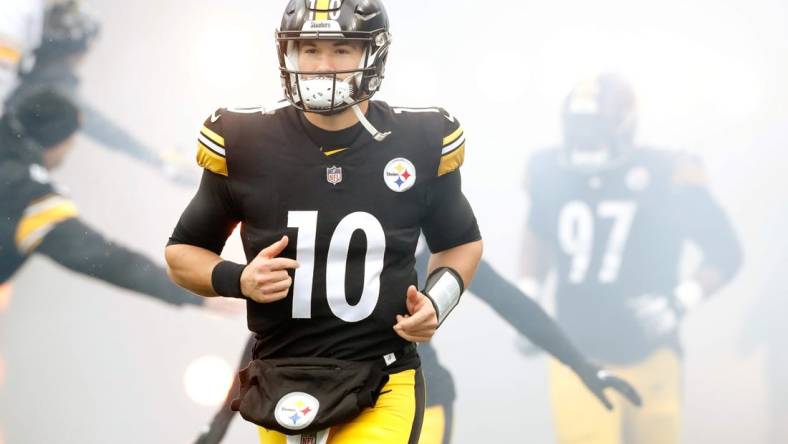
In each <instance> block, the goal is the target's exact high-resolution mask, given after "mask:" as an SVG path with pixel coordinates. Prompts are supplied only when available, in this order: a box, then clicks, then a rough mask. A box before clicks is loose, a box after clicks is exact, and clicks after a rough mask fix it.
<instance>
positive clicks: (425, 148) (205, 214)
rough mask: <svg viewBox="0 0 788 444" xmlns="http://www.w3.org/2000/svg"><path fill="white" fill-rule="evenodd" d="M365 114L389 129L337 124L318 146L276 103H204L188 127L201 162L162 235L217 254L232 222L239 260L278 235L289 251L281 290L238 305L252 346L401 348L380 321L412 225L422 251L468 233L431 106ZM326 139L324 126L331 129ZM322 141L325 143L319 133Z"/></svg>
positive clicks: (447, 130)
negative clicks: (288, 275)
mask: <svg viewBox="0 0 788 444" xmlns="http://www.w3.org/2000/svg"><path fill="white" fill-rule="evenodd" d="M367 117H368V119H369V120H370V122H371V123H372V124H373V125H374V126H375V127H376V128H378V129H380V130H381V131H390V132H391V134H390V135H389V136H388V137H387V138H386V139H385V140H383V141H382V142H377V141H375V140H374V139H373V138H372V136H371V135H370V134H369V133H368V132H367V131H355V132H354V131H353V130H348V131H344V132H343V134H344V135H345V136H347V135H348V134H354V135H355V138H354V139H353V140H352V141H350V143H348V144H347V146H327V145H326V143H324V141H323V140H316V139H319V138H321V137H324V138H325V139H326V140H329V139H332V142H333V140H334V139H336V138H335V137H331V136H332V133H330V132H326V131H323V132H322V135H321V133H320V131H317V133H316V131H315V128H310V127H308V126H307V125H306V123H307V122H305V121H304V119H303V115H302V114H301V112H300V111H297V110H296V109H295V108H293V107H292V106H289V105H288V104H286V103H281V104H280V105H278V106H276V107H274V108H272V109H270V110H265V109H262V108H253V109H227V108H222V109H219V110H217V111H216V112H214V113H213V115H212V116H210V117H209V118H208V119H206V121H205V123H204V126H203V128H202V130H201V132H200V134H199V143H198V163H199V164H200V165H201V166H203V167H204V168H205V169H206V172H205V173H204V176H203V183H202V184H201V188H200V191H198V194H197V196H195V199H194V200H193V201H192V203H191V204H190V205H189V207H188V208H187V209H186V211H185V212H184V215H183V216H182V217H181V220H180V221H179V224H178V226H177V227H176V229H175V231H174V233H173V236H172V238H171V240H170V243H171V244H172V243H185V244H191V245H196V246H201V247H204V248H207V249H210V250H212V251H214V252H216V253H220V252H221V250H222V248H223V245H224V242H225V240H226V238H227V236H228V235H229V233H230V232H231V230H232V228H233V226H234V224H236V223H238V222H240V223H241V240H242V242H243V246H244V250H245V253H246V256H247V259H248V260H249V261H251V260H252V259H253V258H254V257H255V256H256V255H257V254H258V253H259V252H260V251H261V250H262V249H264V248H265V247H267V246H268V245H270V244H272V243H273V242H276V241H277V240H279V239H280V238H281V237H282V235H284V234H287V235H288V236H289V238H290V243H289V244H288V246H287V248H286V249H285V251H284V252H283V253H282V255H281V256H284V257H289V258H293V259H296V260H297V261H298V262H299V264H300V267H299V268H298V269H297V270H295V271H294V276H293V284H292V286H291V289H290V294H289V295H288V297H287V298H285V299H283V300H280V301H277V302H274V303H269V304H258V303H255V302H252V301H249V302H248V324H249V329H250V330H252V331H253V332H255V333H257V335H258V343H257V347H256V349H255V356H256V357H258V358H260V357H284V356H323V357H334V358H339V359H352V360H365V359H374V358H378V357H380V356H383V355H385V354H387V353H390V352H393V351H397V350H400V349H402V348H403V346H404V345H406V341H404V340H403V339H402V338H400V337H399V336H398V335H397V334H396V333H395V332H394V330H393V328H392V327H393V326H394V324H395V323H396V315H397V314H404V313H406V312H407V310H406V306H405V295H406V290H407V287H408V286H409V285H411V284H415V283H416V273H415V271H414V264H415V258H414V252H415V249H416V243H417V240H418V237H419V233H420V231H423V232H424V233H425V236H426V238H427V242H428V245H429V247H430V249H431V250H432V251H434V252H436V251H442V250H446V249H449V248H452V247H455V246H458V245H461V244H465V243H468V242H472V241H476V240H478V239H480V235H479V230H478V227H477V224H476V220H475V218H474V216H473V212H472V211H471V209H470V206H469V205H468V203H467V201H466V200H465V198H464V196H463V195H462V193H461V191H460V173H459V167H460V165H461V164H462V162H463V156H464V150H465V137H464V134H463V130H462V128H461V127H460V124H459V122H458V121H457V120H456V119H455V118H454V117H453V116H451V115H450V114H449V113H447V112H446V111H444V110H442V109H440V108H421V109H410V108H395V107H390V106H388V105H387V104H385V103H383V102H378V101H374V102H370V104H369V111H368V113H367ZM334 135H336V134H334ZM332 142H329V144H330V143H332Z"/></svg>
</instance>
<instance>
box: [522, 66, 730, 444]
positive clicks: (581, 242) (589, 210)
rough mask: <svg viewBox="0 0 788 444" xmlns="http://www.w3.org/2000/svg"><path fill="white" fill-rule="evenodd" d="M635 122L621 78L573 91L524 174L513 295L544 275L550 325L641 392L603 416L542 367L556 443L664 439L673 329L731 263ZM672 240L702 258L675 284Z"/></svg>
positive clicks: (718, 235) (720, 236) (700, 198)
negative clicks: (558, 130) (551, 136)
mask: <svg viewBox="0 0 788 444" xmlns="http://www.w3.org/2000/svg"><path fill="white" fill-rule="evenodd" d="M636 122H637V117H636V104H635V94H634V92H633V89H632V88H631V86H630V85H629V84H628V83H627V82H626V81H624V80H623V79H622V78H620V77H618V76H616V75H611V74H603V75H600V76H598V77H596V78H593V79H590V80H588V81H584V82H581V83H579V84H578V85H577V86H575V88H574V89H572V91H571V92H570V94H569V95H568V96H567V97H566V100H565V102H564V104H563V111H562V123H563V133H564V134H563V135H564V141H563V144H562V145H561V146H560V147H556V148H552V149H546V150H543V151H539V152H536V153H535V154H534V155H533V157H532V158H531V160H530V162H529V165H528V170H527V172H526V184H527V191H528V195H529V200H530V212H529V216H528V220H527V230H526V233H525V242H524V245H523V259H524V269H523V274H524V281H525V282H526V283H527V284H526V287H527V288H530V289H531V292H533V293H539V288H540V287H541V286H542V285H543V283H544V278H545V276H546V275H547V274H548V272H549V271H550V270H552V269H554V270H555V272H556V275H557V288H556V298H555V306H556V316H557V320H558V322H559V324H560V325H561V326H562V327H563V328H564V329H565V330H566V331H567V333H568V334H569V336H570V338H571V339H572V340H573V341H574V342H575V343H576V344H577V345H578V347H579V349H580V350H581V351H582V352H583V353H586V354H587V355H588V356H589V357H590V358H591V359H593V360H595V361H597V362H599V363H601V364H602V365H604V366H605V367H607V368H610V369H611V370H613V371H614V372H615V373H616V374H619V375H620V376H622V377H624V378H626V379H627V380H628V381H630V382H632V383H633V385H634V386H635V388H636V389H637V390H638V391H639V392H640V394H641V395H642V397H643V407H642V408H641V409H637V410H636V409H631V408H629V407H628V406H627V405H626V403H620V401H619V400H618V399H615V400H614V404H616V405H617V406H620V407H621V408H618V409H616V410H615V411H612V412H608V411H605V410H604V409H601V408H599V405H597V403H596V401H595V400H594V399H593V397H590V396H588V394H587V393H585V392H584V390H583V389H582V386H581V385H580V384H578V382H577V381H576V380H575V378H574V377H573V376H572V375H571V374H570V373H569V372H568V371H567V370H566V369H565V368H563V367H562V366H559V365H556V364H555V363H553V364H552V365H551V370H550V396H551V399H552V404H553V411H554V417H555V426H556V433H557V436H558V441H559V442H560V443H561V444H570V443H584V444H597V443H598V444H616V443H627V444H645V443H654V444H657V443H658V444H670V443H676V442H678V439H679V431H680V418H681V393H682V390H681V380H682V378H681V373H682V368H681V347H680V344H679V325H680V322H681V321H682V319H684V317H685V316H687V314H688V313H690V312H691V311H692V310H693V309H694V308H696V307H697V306H698V305H699V304H700V303H701V302H702V301H703V300H705V299H706V298H708V297H709V296H711V295H712V294H713V293H715V292H716V291H718V290H719V289H720V288H721V287H722V286H723V285H725V284H726V283H727V282H729V281H730V280H731V279H732V278H733V276H734V275H735V274H736V272H737V270H738V269H739V266H740V264H741V260H742V254H741V248H740V245H739V241H738V239H737V237H736V234H735V232H734V230H733V227H732V226H731V222H730V220H729V218H728V216H727V215H726V214H725V212H724V211H723V209H722V208H721V207H720V205H719V204H718V203H717V201H716V200H715V198H714V197H713V196H712V195H711V193H710V191H709V189H708V186H707V178H706V175H705V173H704V170H703V167H702V165H701V164H700V162H699V161H698V160H697V159H696V158H694V157H693V156H691V155H688V154H686V153H681V152H676V151H669V150H661V149H655V148H651V147H646V146H639V145H636V144H635V141H634V137H635V128H636ZM686 242H691V243H693V244H695V245H696V246H697V247H699V249H700V251H701V253H702V263H701V264H700V266H699V267H698V268H697V269H696V270H695V271H694V273H692V274H691V276H689V277H687V278H686V279H682V278H680V277H679V269H678V268H679V262H680V259H681V257H682V249H683V247H684V245H685V243H686ZM611 344H615V346H614V347H611Z"/></svg>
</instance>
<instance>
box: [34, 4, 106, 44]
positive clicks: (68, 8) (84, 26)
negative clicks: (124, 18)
mask: <svg viewBox="0 0 788 444" xmlns="http://www.w3.org/2000/svg"><path fill="white" fill-rule="evenodd" d="M100 29H101V25H100V23H99V21H98V19H97V18H96V17H95V16H94V15H93V14H92V13H91V12H90V11H89V10H88V9H87V8H86V7H85V5H83V4H82V2H80V1H78V0H63V1H58V2H54V3H52V4H51V5H49V6H48V7H47V9H46V13H45V15H44V29H43V35H42V40H41V47H40V48H39V49H38V51H37V52H39V53H47V54H49V53H52V54H75V53H80V52H84V51H86V50H87V49H88V47H89V46H90V43H91V42H92V41H93V40H94V39H95V38H96V36H98V34H99V30H100Z"/></svg>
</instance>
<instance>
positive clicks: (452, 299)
mask: <svg viewBox="0 0 788 444" xmlns="http://www.w3.org/2000/svg"><path fill="white" fill-rule="evenodd" d="M464 290H465V286H464V285H463V283H462V277H460V274H459V273H457V272H456V271H455V270H453V269H451V268H449V267H440V268H436V269H435V270H433V271H432V273H430V275H429V276H428V277H427V282H426V283H425V284H424V289H423V290H422V291H421V292H422V293H424V295H425V296H427V297H428V298H429V299H430V301H431V302H432V305H433V307H435V314H436V315H438V326H440V325H441V324H442V323H443V321H444V320H445V319H446V317H447V316H449V313H451V311H452V310H453V309H454V307H456V306H457V304H458V303H459V302H460V296H461V295H462V292H463V291H464Z"/></svg>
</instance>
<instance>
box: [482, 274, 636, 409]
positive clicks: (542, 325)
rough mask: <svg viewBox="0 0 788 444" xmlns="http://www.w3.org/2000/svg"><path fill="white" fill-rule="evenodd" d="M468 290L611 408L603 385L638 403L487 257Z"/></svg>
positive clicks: (625, 386) (627, 388)
mask: <svg viewBox="0 0 788 444" xmlns="http://www.w3.org/2000/svg"><path fill="white" fill-rule="evenodd" d="M470 290H471V291H472V292H473V293H474V294H475V295H477V296H478V297H479V298H481V299H482V300H483V301H485V302H486V303H487V304H489V305H490V307H492V308H493V310H495V312H496V313H498V315H500V316H501V317H502V318H504V319H505V320H506V321H507V322H508V323H509V324H510V325H511V326H513V327H514V328H515V329H517V331H518V332H520V334H522V335H524V336H525V337H527V338H528V339H529V340H531V342H533V343H534V344H536V345H537V346H539V347H541V348H542V349H544V350H545V351H547V352H548V353H550V354H551V355H553V356H554V357H555V358H556V359H558V360H559V361H561V362H562V363H564V364H565V365H567V366H569V367H570V368H571V369H572V370H574V372H575V373H576V374H577V375H578V377H580V379H581V380H582V381H583V383H584V384H585V385H586V387H587V388H588V389H589V390H590V391H591V392H592V393H594V395H595V396H596V397H597V398H598V399H599V400H600V402H602V403H603V404H604V405H605V407H607V408H608V409H612V404H611V403H610V401H609V400H608V399H607V397H606V395H605V393H604V390H605V389H606V388H612V389H614V390H616V391H618V392H620V393H621V394H622V395H624V396H625V397H626V398H627V399H629V400H630V401H631V402H632V403H633V404H635V405H640V403H641V401H640V396H639V395H638V394H637V392H636V391H635V390H634V389H633V388H632V387H631V386H630V385H629V384H628V383H627V382H626V381H624V380H622V379H620V378H617V377H616V376H614V375H612V374H610V373H608V372H606V371H604V370H603V369H601V368H599V367H598V366H596V365H595V364H593V363H592V362H590V361H589V360H588V359H587V358H586V357H585V356H584V355H583V354H582V353H580V351H579V350H578V349H577V348H576V347H575V346H574V344H572V341H571V340H570V339H569V338H568V337H567V336H566V335H565V334H564V332H563V330H561V328H560V327H559V326H558V324H557V323H556V322H555V321H554V320H553V318H551V317H550V316H549V315H548V314H547V313H546V312H545V311H544V310H543V309H542V307H540V306H539V304H537V303H536V302H535V301H534V300H533V299H532V298H531V297H529V296H528V295H526V294H525V293H523V292H522V291H520V289H519V288H517V286H515V285H514V284H512V283H511V282H509V281H507V280H506V279H505V278H503V277H502V276H501V275H500V274H498V272H496V271H495V269H493V268H492V266H490V264H489V263H488V262H487V261H481V263H480V264H479V268H478V269H477V271H476V278H475V279H474V281H473V283H472V284H471V286H470ZM611 346H614V345H613V344H611Z"/></svg>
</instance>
